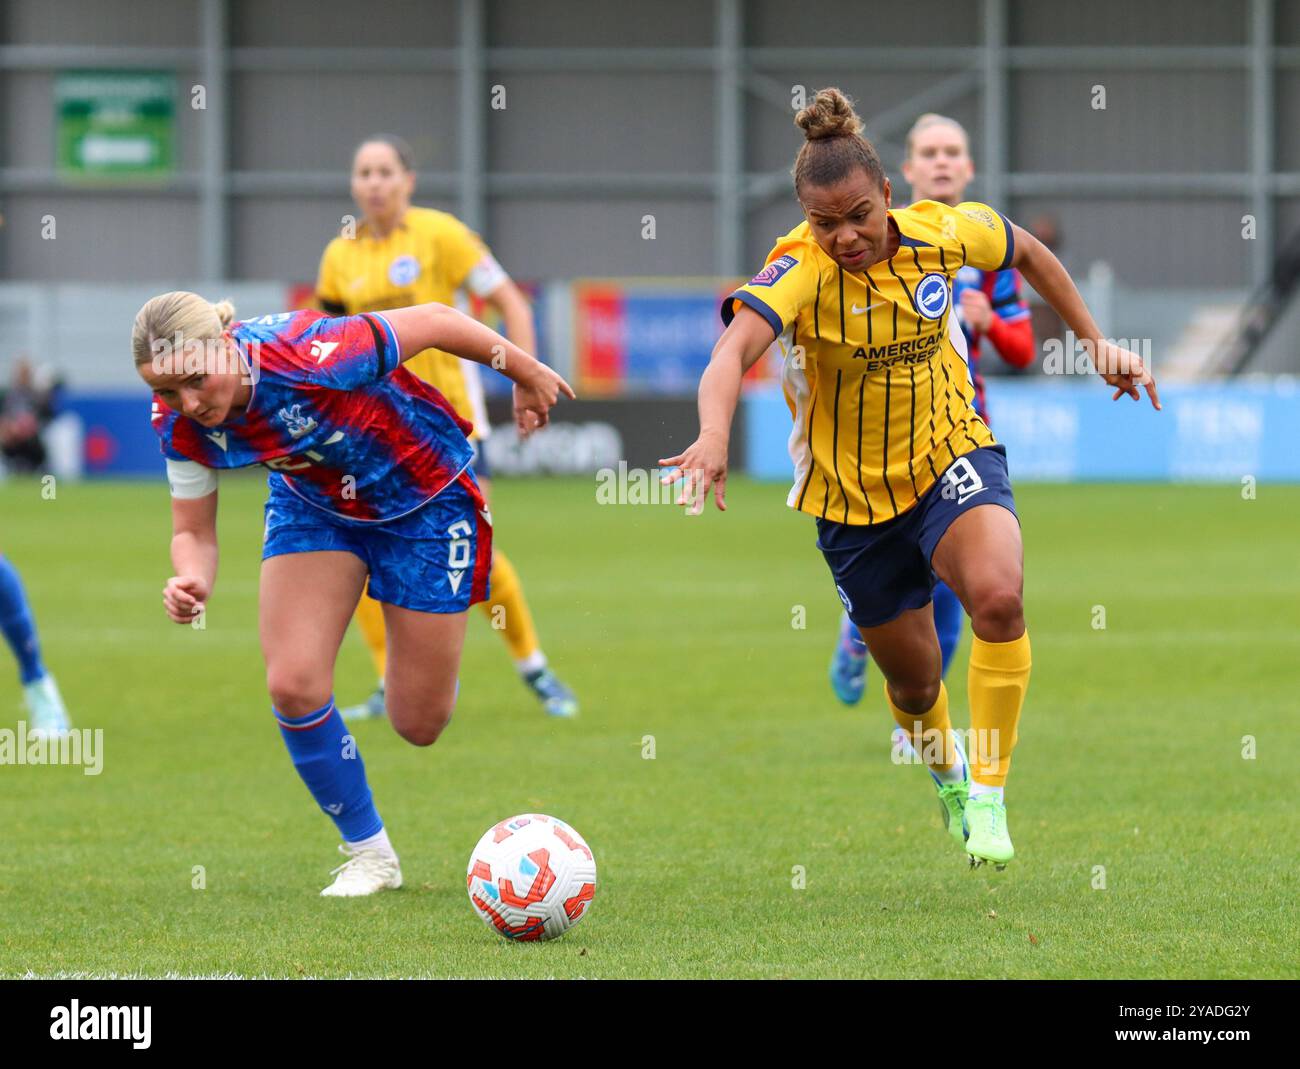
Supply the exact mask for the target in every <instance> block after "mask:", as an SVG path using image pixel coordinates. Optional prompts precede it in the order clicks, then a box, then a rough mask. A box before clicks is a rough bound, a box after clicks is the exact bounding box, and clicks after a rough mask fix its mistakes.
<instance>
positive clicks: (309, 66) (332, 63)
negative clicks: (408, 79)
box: [230, 45, 460, 74]
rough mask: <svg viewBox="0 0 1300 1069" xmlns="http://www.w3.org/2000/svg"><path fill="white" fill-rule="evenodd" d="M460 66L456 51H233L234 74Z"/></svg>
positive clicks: (259, 48)
mask: <svg viewBox="0 0 1300 1069" xmlns="http://www.w3.org/2000/svg"><path fill="white" fill-rule="evenodd" d="M459 66H460V53H459V50H458V49H456V48H337V47H328V48H294V47H292V46H278V45H271V46H266V45H257V46H244V47H241V48H232V49H231V50H230V69H231V70H234V71H240V72H244V71H252V72H260V73H265V72H266V71H276V72H279V71H307V72H313V71H314V72H317V73H319V72H322V71H332V72H346V73H349V74H363V73H369V74H398V73H400V74H427V73H429V72H430V71H442V72H445V73H447V74H450V73H452V72H453V71H455V70H456V69H457V68H458V67H459Z"/></svg>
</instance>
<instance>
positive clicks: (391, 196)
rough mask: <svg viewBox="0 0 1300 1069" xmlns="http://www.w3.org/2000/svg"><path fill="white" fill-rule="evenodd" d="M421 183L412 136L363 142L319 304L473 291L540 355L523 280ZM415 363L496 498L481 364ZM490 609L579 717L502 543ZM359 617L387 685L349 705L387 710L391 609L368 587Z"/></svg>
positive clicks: (557, 703) (347, 714)
mask: <svg viewBox="0 0 1300 1069" xmlns="http://www.w3.org/2000/svg"><path fill="white" fill-rule="evenodd" d="M414 191H415V169H414V161H413V158H412V154H411V150H410V147H409V146H408V145H407V144H406V142H405V141H403V140H402V139H401V138H398V137H393V136H392V135H389V134H379V135H376V136H374V137H371V138H368V139H367V140H366V141H364V142H362V144H361V145H360V146H358V148H357V151H356V154H355V156H354V157H353V161H352V199H353V200H354V201H355V202H356V206H357V209H358V211H359V212H360V214H361V220H360V222H359V223H358V224H357V226H356V236H355V237H349V236H347V235H341V236H339V237H337V238H335V239H334V240H333V241H331V242H330V243H329V245H328V246H327V247H326V249H325V253H324V255H323V256H322V257H321V263H320V272H319V276H318V279H317V285H316V299H317V303H318V304H319V306H320V307H321V308H322V309H324V310H325V311H327V312H329V313H330V314H332V315H345V314H347V315H353V314H356V313H358V312H368V311H383V310H384V309H388V308H401V307H404V306H406V305H411V304H419V303H423V302H426V301H436V302H438V303H440V304H449V305H455V304H456V301H457V295H458V294H459V293H460V292H461V291H463V290H468V291H469V292H470V293H472V294H474V295H475V296H477V297H480V298H482V299H483V300H484V301H485V302H486V303H487V305H488V306H489V307H491V308H493V309H494V310H496V311H497V312H498V313H499V314H500V316H501V319H502V322H503V326H504V333H505V334H506V336H507V337H509V338H510V339H511V341H513V342H514V343H515V344H516V345H518V346H519V347H520V348H521V349H523V350H524V352H527V353H536V352H537V338H536V335H535V331H534V329H533V314H532V308H531V306H530V305H529V303H528V299H527V298H526V297H525V296H524V294H523V293H522V292H521V291H520V289H519V287H518V286H516V285H515V284H514V282H513V281H511V279H510V277H509V276H508V275H507V274H506V272H505V271H504V270H503V269H502V268H501V266H500V264H498V263H497V262H496V260H495V259H494V258H493V256H492V254H491V252H489V251H488V248H487V246H486V245H485V244H484V243H483V241H482V240H481V239H480V238H479V236H478V235H477V234H475V233H474V232H473V231H472V230H470V229H469V227H467V226H465V224H464V223H462V222H460V220H458V219H456V218H455V217H454V216H452V215H448V214H447V213H446V212H440V211H435V210H433V209H431V208H417V207H412V206H411V196H412V194H413V193H414ZM406 366H407V368H408V369H409V370H410V371H411V372H412V373H413V374H415V375H416V376H417V377H418V378H420V379H423V380H424V381H425V382H427V383H429V384H430V385H432V386H434V387H435V388H436V389H437V390H438V391H439V392H440V393H441V394H442V395H443V396H444V397H445V398H447V400H448V401H449V402H450V403H451V405H452V407H453V408H454V409H455V410H456V412H457V414H458V415H460V417H461V418H462V419H465V420H467V421H469V422H470V423H472V424H473V430H472V431H471V432H470V441H471V444H472V445H473V446H474V461H473V466H474V471H475V475H476V477H477V479H478V483H479V486H480V487H482V490H483V496H484V498H485V499H487V500H488V501H489V504H490V501H491V498H490V494H491V480H490V477H489V476H490V472H489V470H488V467H487V457H486V455H485V454H484V452H483V440H484V439H485V438H486V437H487V435H488V433H489V428H488V421H487V409H486V406H485V404H484V402H483V389H482V385H481V383H480V381H479V369H478V367H477V365H475V364H472V363H469V362H467V361H464V360H461V359H460V358H459V357H456V356H453V355H452V354H451V353H445V352H440V351H438V350H437V349H427V350H425V351H424V352H422V353H418V354H416V355H415V356H414V357H412V358H411V359H410V360H409V361H408V362H407V364H406ZM483 610H484V612H485V613H486V614H487V616H488V618H489V620H491V622H492V625H493V628H494V629H497V630H500V631H501V635H502V637H503V638H504V639H505V643H506V646H507V647H508V649H509V651H510V656H511V658H512V659H513V661H514V665H515V669H516V671H518V673H519V677H520V678H521V679H522V680H523V681H524V683H525V684H526V685H527V686H528V688H529V690H531V691H532V692H533V694H534V695H536V696H537V698H538V700H540V701H541V703H542V705H543V707H544V708H545V710H546V712H547V713H548V714H550V715H551V716H563V717H568V716H576V715H577V712H578V700H577V698H576V697H575V696H574V694H573V692H572V691H571V690H570V689H569V688H568V687H567V686H565V685H564V683H562V682H561V681H560V680H559V678H558V677H557V676H556V675H555V673H554V672H552V671H551V669H550V667H549V665H548V664H547V660H546V655H545V654H544V653H543V652H542V648H541V643H540V642H539V641H538V638H537V630H536V628H535V627H534V626H533V618H532V613H531V612H530V611H529V608H528V602H527V600H525V598H524V591H523V585H522V584H521V583H520V580H519V576H518V573H516V571H515V569H514V566H513V565H512V564H511V563H510V561H509V559H508V558H507V557H506V555H505V554H504V553H502V552H501V550H500V549H499V548H498V549H495V550H494V552H493V557H492V581H491V597H490V600H488V601H485V602H483ZM356 620H357V623H358V625H359V626H360V628H361V634H362V636H363V637H364V639H365V642H366V645H367V647H369V649H370V656H371V658H372V659H373V660H374V664H375V671H376V672H377V674H378V676H379V685H378V687H377V688H376V690H375V691H374V693H373V694H371V696H370V697H369V698H368V699H367V700H366V701H365V702H363V703H362V704H360V705H355V706H351V707H349V708H346V709H344V710H343V716H344V718H345V719H347V720H356V719H363V718H366V717H378V716H383V715H384V678H385V659H386V654H385V639H384V617H383V613H382V612H381V611H380V609H379V606H378V604H377V603H376V602H375V601H374V599H372V598H371V597H370V596H369V595H368V594H366V595H363V596H362V598H361V600H360V602H359V603H358V604H357V611H356Z"/></svg>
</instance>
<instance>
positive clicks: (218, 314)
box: [131, 290, 235, 367]
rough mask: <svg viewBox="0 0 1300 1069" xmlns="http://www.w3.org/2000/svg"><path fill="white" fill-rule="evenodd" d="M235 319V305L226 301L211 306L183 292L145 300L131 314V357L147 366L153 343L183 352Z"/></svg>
mask: <svg viewBox="0 0 1300 1069" xmlns="http://www.w3.org/2000/svg"><path fill="white" fill-rule="evenodd" d="M234 318H235V306H234V305H233V304H231V303H230V301H228V300H221V301H217V302H216V303H215V304H213V303H212V302H210V301H208V300H205V299H204V298H203V297H200V296H199V295H198V294H197V293H189V292H187V291H186V290H173V291H172V292H171V293H160V294H159V295H158V296H157V297H153V298H150V299H149V300H147V301H145V303H144V307H143V308H141V309H140V311H138V312H137V313H136V314H135V324H134V326H132V328H131V355H132V356H133V357H134V358H135V363H136V366H137V367H139V366H140V365H141V364H147V363H149V362H150V361H152V360H153V359H154V356H155V354H156V353H157V343H158V342H159V341H160V340H164V339H165V340H166V343H167V345H169V346H175V348H176V349H183V348H184V347H185V345H187V344H188V343H189V342H192V341H203V342H207V341H212V340H215V339H217V338H220V337H221V333H222V331H224V330H225V329H226V328H227V327H228V326H230V323H231V321H232V320H233V319H234Z"/></svg>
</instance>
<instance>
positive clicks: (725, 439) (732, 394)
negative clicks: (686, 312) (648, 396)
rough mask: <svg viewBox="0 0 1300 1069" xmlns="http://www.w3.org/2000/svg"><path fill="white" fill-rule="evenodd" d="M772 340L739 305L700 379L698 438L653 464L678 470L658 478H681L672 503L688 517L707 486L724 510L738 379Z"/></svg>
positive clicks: (699, 507)
mask: <svg viewBox="0 0 1300 1069" xmlns="http://www.w3.org/2000/svg"><path fill="white" fill-rule="evenodd" d="M775 340H776V336H775V335H774V334H773V332H772V327H771V325H770V324H769V323H768V322H767V320H766V319H764V318H763V317H762V316H761V315H759V314H758V313H757V312H755V311H754V310H753V309H751V308H748V307H745V306H742V307H741V308H740V309H739V310H738V311H737V312H736V317H735V318H734V319H733V320H732V321H731V323H730V325H729V326H728V327H727V329H726V330H724V331H723V332H722V337H721V338H719V339H718V344H717V345H715V346H714V347H713V355H712V357H710V359H709V366H708V367H706V368H705V369H704V374H703V375H701V376H700V396H699V408H700V436H699V437H698V438H697V439H696V440H695V441H694V442H693V443H692V444H691V445H690V446H689V447H688V448H687V449H686V451H685V452H684V453H679V454H678V455H677V456H675V457H665V458H663V459H661V460H660V461H659V465H660V467H665V468H672V467H676V468H680V469H681V470H680V471H678V472H676V473H673V472H669V473H667V474H665V475H663V476H662V477H661V481H662V482H664V483H670V482H676V481H677V480H678V479H680V478H683V477H684V478H685V479H686V482H685V483H684V484H683V486H682V492H681V494H680V495H679V496H678V498H677V504H679V505H689V506H690V514H691V515H693V516H698V515H699V514H700V513H701V512H703V511H704V502H705V501H706V500H707V499H708V493H709V487H710V486H712V487H713V500H714V503H715V504H716V505H717V506H718V508H719V509H720V510H722V511H724V512H725V511H726V508H727V501H726V488H727V445H728V443H729V441H730V439H731V421H732V419H733V417H734V416H735V414H736V404H737V403H738V402H739V400H740V380H741V379H742V378H744V377H745V372H746V371H748V370H749V369H750V368H751V367H753V366H754V365H755V364H756V363H758V360H759V358H760V357H761V356H762V355H763V354H764V353H765V352H767V350H768V348H769V347H770V346H771V344H772V342H773V341H775Z"/></svg>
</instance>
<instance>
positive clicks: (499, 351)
mask: <svg viewBox="0 0 1300 1069" xmlns="http://www.w3.org/2000/svg"><path fill="white" fill-rule="evenodd" d="M384 318H385V319H387V320H388V322H389V323H390V324H391V325H392V328H393V331H394V333H396V335H397V343H398V346H399V347H400V349H401V353H402V360H403V362H405V361H406V360H409V359H410V358H411V357H412V356H414V355H415V354H416V353H419V352H422V351H423V350H425V349H441V350H443V351H444V352H448V353H454V354H455V355H456V356H461V357H464V358H465V359H466V360H473V361H474V362H475V363H477V364H486V365H488V366H489V367H492V368H495V369H496V370H497V371H500V372H501V373H502V374H503V375H505V376H506V378H508V379H510V380H511V381H512V382H513V383H514V384H515V423H516V424H517V425H518V427H519V430H520V431H521V432H522V433H524V434H529V433H531V432H532V431H535V430H537V429H538V428H539V427H544V426H546V423H547V419H548V413H549V411H550V409H551V407H552V406H553V405H554V404H555V403H556V402H557V401H558V400H559V396H560V394H564V395H565V396H566V397H568V398H574V397H576V396H577V395H576V394H575V393H574V392H573V387H572V386H570V385H569V384H568V383H567V382H565V381H564V379H562V378H561V377H560V376H559V375H557V374H556V373H555V372H554V371H552V370H551V369H550V368H549V367H547V366H546V365H545V364H543V363H541V362H540V361H538V360H535V359H533V357H531V356H530V355H529V354H528V353H526V352H524V350H523V349H521V348H520V347H519V346H518V345H515V344H514V343H513V342H511V341H509V340H507V339H506V338H503V337H502V336H501V335H500V334H498V333H497V332H496V331H495V330H492V329H491V328H489V327H485V326H484V325H483V324H482V323H480V322H479V321H478V320H476V319H471V318H470V317H469V316H467V315H463V314H462V313H460V312H458V311H456V309H454V308H448V307H447V306H446V305H445V304H433V303H430V304H416V305H412V306H411V307H409V308H397V309H395V310H393V311H391V312H385V313H384Z"/></svg>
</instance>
